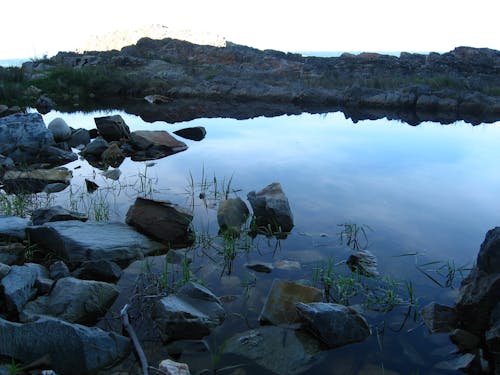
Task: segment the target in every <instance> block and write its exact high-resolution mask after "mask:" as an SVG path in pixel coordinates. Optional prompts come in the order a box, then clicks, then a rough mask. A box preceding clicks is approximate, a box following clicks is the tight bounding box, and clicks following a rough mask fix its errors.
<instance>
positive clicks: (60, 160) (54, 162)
mask: <svg viewBox="0 0 500 375" xmlns="http://www.w3.org/2000/svg"><path fill="white" fill-rule="evenodd" d="M57 146H58V147H55V146H45V147H42V148H41V149H40V151H39V152H38V153H37V154H36V155H35V157H36V158H37V159H36V161H37V162H38V163H40V162H42V163H47V164H49V165H50V166H53V167H56V166H58V165H65V164H68V163H71V162H72V161H75V160H77V159H78V156H77V155H76V154H75V153H74V152H71V151H66V150H64V149H63V148H64V147H66V143H61V144H58V145H57ZM59 146H61V147H63V148H61V147H59ZM18 162H20V160H19V159H18ZM27 162H28V160H24V163H27Z"/></svg>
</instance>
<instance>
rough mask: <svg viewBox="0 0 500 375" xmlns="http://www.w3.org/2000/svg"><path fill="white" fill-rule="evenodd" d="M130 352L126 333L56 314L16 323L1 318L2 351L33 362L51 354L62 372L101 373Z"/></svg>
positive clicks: (74, 374) (24, 360)
mask: <svg viewBox="0 0 500 375" xmlns="http://www.w3.org/2000/svg"><path fill="white" fill-rule="evenodd" d="M129 352H130V342H129V340H128V339H127V338H126V337H123V336H120V335H117V334H116V333H113V332H105V331H103V330H101V329H99V328H90V327H85V326H81V325H76V324H70V323H67V322H65V321H62V320H59V319H54V318H40V319H38V320H37V321H35V322H31V323H24V324H20V323H13V322H9V321H6V320H3V319H1V318H0V355H1V356H5V357H9V358H16V359H17V360H20V361H22V362H24V363H30V362H33V361H35V360H38V359H40V358H41V357H43V356H44V355H48V356H49V357H50V359H51V366H52V368H53V369H54V370H55V371H57V372H58V373H60V374H67V375H81V374H97V372H98V371H99V370H101V369H103V368H104V367H108V366H110V365H112V364H114V363H116V362H118V361H119V360H121V359H123V358H125V357H126V356H127V355H128V354H129Z"/></svg>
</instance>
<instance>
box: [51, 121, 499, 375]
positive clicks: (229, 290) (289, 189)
mask: <svg viewBox="0 0 500 375" xmlns="http://www.w3.org/2000/svg"><path fill="white" fill-rule="evenodd" d="M104 114H106V113H104ZM112 114H115V113H112ZM120 114H121V115H122V117H123V118H124V119H125V121H126V123H127V124H128V125H129V126H130V128H131V130H167V131H169V132H173V131H175V130H178V129H182V128H187V127H204V128H205V129H206V136H205V138H204V139H203V140H202V141H201V142H196V141H189V140H186V144H187V145H188V147H189V149H188V150H187V151H185V152H182V153H179V154H175V155H172V156H169V157H167V158H164V159H159V160H157V161H156V164H155V165H151V166H146V165H145V163H143V162H133V161H131V160H130V159H126V160H125V161H124V162H123V163H122V164H121V165H120V170H121V171H122V175H121V176H120V177H119V179H118V181H112V180H108V179H106V178H104V176H101V175H100V172H99V173H96V172H95V171H94V169H93V168H92V167H90V166H89V165H88V164H87V163H86V162H84V161H76V162H73V163H71V164H70V165H69V166H68V167H69V169H70V170H72V171H73V174H74V178H73V181H72V184H73V185H76V186H78V184H80V186H83V181H84V179H85V178H87V179H89V180H92V181H93V182H94V183H96V184H97V185H99V189H98V191H103V192H106V191H112V192H114V193H116V192H118V191H120V192H121V194H113V195H114V196H113V199H112V206H111V208H110V217H111V218H113V219H117V220H120V221H123V220H124V217H125V213H126V211H127V209H128V207H129V206H130V205H131V204H132V202H133V200H134V199H135V196H136V195H147V196H151V197H154V198H159V199H168V200H171V201H173V202H175V203H177V204H180V205H183V206H185V207H192V208H193V209H194V220H193V227H194V228H195V230H196V231H197V239H198V242H197V243H198V244H199V245H200V246H199V248H198V249H197V250H196V251H195V252H194V255H195V256H194V259H193V263H192V266H191V270H192V272H193V274H194V275H195V277H196V278H199V279H202V280H203V281H204V282H205V283H206V285H208V286H210V287H211V289H213V290H214V292H215V293H216V294H218V295H221V296H222V295H225V296H235V298H234V299H231V298H229V297H228V298H227V301H231V302H228V303H227V304H226V308H227V309H228V311H229V315H231V314H233V315H231V316H233V318H234V319H233V318H232V319H228V321H227V322H226V323H225V324H224V325H223V326H222V327H220V328H219V329H217V330H216V331H215V333H214V334H213V335H212V336H210V338H209V341H210V342H214V341H216V342H217V343H218V345H219V346H220V345H221V343H222V342H224V340H226V339H227V338H229V337H230V336H232V335H233V334H234V332H243V331H245V330H247V329H249V328H251V327H254V326H256V324H257V323H256V322H257V318H258V314H259V313H260V309H261V307H262V304H263V301H264V299H265V296H266V294H267V291H268V290H269V287H270V285H271V282H272V280H273V279H274V278H283V279H293V280H298V279H306V280H308V281H309V282H312V281H313V279H314V277H313V275H314V272H315V270H317V269H324V270H325V271H324V274H326V272H327V269H328V265H329V264H331V265H332V267H331V273H332V275H334V276H332V280H335V282H336V284H334V287H335V286H336V285H338V283H339V282H343V283H344V285H345V289H343V290H339V289H337V290H336V291H335V292H336V293H339V292H341V293H346V294H345V295H346V296H350V294H349V293H350V289H348V288H349V285H350V284H349V282H352V281H353V280H349V279H348V278H344V279H342V277H343V276H346V275H347V276H348V275H349V273H346V272H347V267H346V265H345V264H344V263H343V261H345V260H346V259H347V258H348V257H349V256H350V255H351V254H352V252H353V249H351V248H349V246H345V241H346V240H347V238H346V237H345V236H346V234H345V232H344V236H343V238H340V239H343V240H344V243H343V244H342V243H341V242H340V241H339V235H340V234H341V229H342V228H339V227H338V225H339V224H344V225H346V224H354V223H357V224H358V225H360V227H357V228H358V229H357V230H358V237H357V240H358V242H359V243H358V245H359V249H357V250H363V248H365V247H367V248H368V250H369V251H370V253H372V254H373V255H374V256H375V257H376V258H377V259H378V272H379V273H380V275H381V278H382V277H385V276H387V277H388V279H384V280H385V281H384V282H385V283H386V284H384V285H385V286H384V289H383V290H384V291H385V292H390V291H391V290H393V289H391V288H394V289H395V290H397V291H398V293H400V294H403V295H404V298H405V301H406V304H405V305H404V306H399V305H398V303H399V302H397V301H394V303H395V306H396V307H395V309H393V310H392V311H391V312H389V313H387V314H380V315H372V314H373V313H370V312H366V314H367V316H368V319H369V320H370V324H371V325H372V330H373V332H374V334H373V335H372V337H370V338H369V339H368V340H367V341H365V342H363V343H360V344H356V345H351V346H348V347H344V348H341V349H337V350H333V351H329V352H328V358H327V360H326V361H323V362H321V363H320V364H318V365H317V366H316V367H313V368H312V369H310V370H309V372H310V373H324V374H327V373H328V374H330V373H339V374H340V373H353V374H357V373H360V371H369V369H372V370H373V368H375V367H376V368H379V369H380V368H381V366H382V365H383V367H384V368H385V369H386V371H388V370H393V371H398V372H399V373H407V372H408V364H410V367H411V368H412V369H415V372H420V373H428V372H429V371H430V368H431V367H432V366H433V364H435V363H437V362H439V361H441V360H443V357H442V356H440V355H439V354H436V353H433V352H432V350H434V349H439V348H441V347H444V346H446V345H447V344H448V341H447V340H448V338H447V336H445V335H444V336H440V335H433V336H429V335H428V334H427V332H426V331H425V330H424V329H423V328H422V327H420V326H419V324H418V321H417V322H415V321H414V318H415V319H416V314H414V313H415V311H416V309H417V307H418V306H423V305H425V304H426V303H427V302H429V301H431V300H438V301H441V302H444V303H450V302H451V301H452V300H453V298H454V297H455V290H454V289H451V288H449V286H454V287H455V288H456V286H457V282H458V280H451V281H449V280H447V277H448V276H447V272H446V266H445V265H446V264H450V263H448V261H450V260H453V262H454V264H456V265H457V267H461V266H462V265H463V264H467V263H469V264H470V263H472V261H473V259H474V258H475V256H476V253H477V250H478V248H479V244H480V243H481V241H482V239H483V237H484V233H485V232H486V231H487V230H488V229H490V228H491V227H494V226H496V225H498V214H497V212H498V209H495V208H498V207H499V206H500V205H499V203H500V197H499V196H498V191H499V189H500V174H498V172H497V169H498V165H499V163H500V154H499V153H498V143H499V140H500V126H499V125H500V124H499V123H494V124H489V125H480V126H476V127H472V126H470V125H467V124H465V123H462V122H459V123H455V124H453V125H449V126H442V125H440V124H436V123H423V124H421V125H420V126H419V127H412V126H409V125H407V124H404V123H400V122H397V121H388V120H385V119H382V120H375V121H359V122H357V123H356V124H353V123H352V122H351V121H349V120H346V119H345V118H344V116H343V115H342V114H341V113H331V114H326V115H309V114H303V115H300V116H281V117H276V118H264V117H258V118H255V119H249V120H242V121H241V120H240V121H239V120H234V119H196V120H192V121H189V122H183V123H178V124H175V125H172V124H167V123H164V122H155V123H152V124H147V123H145V122H143V121H142V120H141V119H140V118H138V117H136V116H132V115H128V114H126V113H120ZM100 115H103V113H97V114H96V113H93V114H89V115H83V114H78V113H73V114H61V113H55V112H52V113H49V114H47V115H45V116H44V120H45V122H46V123H48V122H49V121H50V120H51V119H52V118H54V117H63V118H64V119H65V120H66V122H67V123H68V124H69V125H70V126H72V127H74V128H77V127H85V128H92V127H93V126H94V125H93V117H97V116H100ZM77 166H81V168H79V169H75V168H76V167H77ZM231 176H232V177H231ZM214 178H215V179H216V180H218V181H222V180H223V179H224V178H225V179H226V181H227V180H228V179H229V178H231V187H232V188H231V192H230V193H231V196H232V197H236V196H238V197H240V198H242V199H245V198H246V196H247V194H248V193H249V192H250V191H252V190H259V189H260V188H262V187H263V186H267V185H268V184H269V183H271V182H273V181H279V182H280V183H281V185H282V186H283V190H284V191H285V192H286V195H287V197H288V199H289V202H290V206H291V210H292V212H293V214H294V228H293V230H292V232H291V233H290V235H289V236H288V238H287V239H286V240H278V239H276V238H266V237H264V236H257V237H256V238H255V239H246V238H244V237H242V238H241V239H240V240H239V241H240V242H241V243H240V242H238V241H236V242H235V241H233V242H231V241H230V239H226V243H224V239H223V238H218V239H217V238H216V239H214V238H215V237H216V235H217V231H218V225H217V219H216V209H214V208H215V207H216V205H217V204H216V201H214V200H211V199H210V194H212V193H213V192H212V191H211V190H213V189H212V188H210V187H209V186H208V185H207V184H206V182H207V181H208V180H211V181H213V179H214ZM125 187H127V188H125ZM107 189H109V190H107ZM202 190H203V191H202ZM202 193H203V194H202ZM61 199H62V200H68V201H69V200H71V196H70V194H69V193H68V191H66V195H64V193H63V195H62V198H61ZM211 202H215V203H214V204H212V203H211ZM362 225H366V227H365V226H362ZM359 228H364V229H363V231H364V235H365V237H363V232H360V229H359ZM366 228H371V230H366ZM344 229H346V228H344ZM347 229H349V228H347ZM350 229H351V232H352V231H355V230H356V228H354V227H350ZM365 239H366V240H367V241H364V240H365ZM211 241H215V242H211ZM221 241H222V242H221ZM244 241H251V242H250V244H249V243H245V242H244ZM351 243H352V242H351ZM247 248H250V249H251V250H249V251H247V250H245V249H247ZM224 256H227V259H228V260H230V265H229V264H228V265H227V266H228V267H229V266H230V267H231V272H222V273H221V265H220V264H217V263H212V262H211V261H210V259H212V258H213V259H216V260H220V259H224ZM249 261H260V262H267V263H273V264H274V267H275V268H274V269H273V271H272V272H271V273H270V274H261V273H259V274H258V275H256V274H255V273H254V272H252V271H250V270H248V269H247V268H246V267H245V263H248V262H249ZM430 261H439V262H440V265H444V266H443V268H441V269H440V272H441V273H442V274H443V275H444V276H443V278H442V279H439V280H440V281H442V283H443V285H442V286H443V288H441V287H440V286H438V285H436V284H435V283H433V282H432V281H431V280H430V278H429V277H428V276H429V275H431V276H433V277H434V278H439V277H440V276H439V275H438V274H437V273H436V272H435V271H436V269H437V268H438V267H439V266H436V267H431V266H424V265H425V264H429V262H430ZM286 262H290V263H288V264H293V262H295V264H297V266H294V267H293V268H286V267H283V268H280V267H278V266H277V264H279V265H283V264H287V263H286ZM329 262H330V263H329ZM415 262H417V265H419V268H416V267H415ZM449 268H450V269H453V268H454V267H452V266H450V267H449ZM223 271H227V268H226V269H223ZM422 271H425V272H422ZM229 273H230V275H228V274H229ZM426 273H427V274H426ZM129 277H133V276H129ZM391 280H397V282H396V284H394V285H392V284H391ZM407 281H408V282H409V281H411V283H406V282H407ZM353 282H356V280H354V281H353ZM121 283H122V288H126V285H127V283H129V284H130V283H131V279H130V278H129V279H127V278H124V279H123V280H122V281H121ZM352 285H354V286H355V285H356V284H352ZM373 287H374V288H375V287H376V286H375V285H374V286H373ZM120 298H122V297H120ZM354 301H356V297H354ZM385 301H388V300H385ZM123 302H124V301H123V300H119V301H118V302H117V303H121V304H122V305H123ZM409 306H410V307H412V308H411V309H410V308H409ZM236 317H237V318H236ZM402 323H404V324H402ZM249 326H250V327H249ZM396 331H399V332H396ZM402 343H404V345H403V344H402ZM152 346H153V347H154V346H155V345H152ZM402 346H403V349H402ZM212 349H213V348H211V350H212ZM159 352H160V354H161V355H165V351H159ZM360 353H362V356H360ZM160 354H159V355H160ZM155 359H156V358H155ZM163 359H164V358H163ZM329 363H335V366H334V368H333V367H331V366H330V365H329ZM226 364H228V363H225V359H223V360H222V361H221V363H219V364H218V366H224V365H226ZM367 369H368V370H367ZM248 370H249V372H248V373H252V368H249V369H248ZM341 370H342V371H344V370H345V372H342V371H341ZM361 373H362V372H361Z"/></svg>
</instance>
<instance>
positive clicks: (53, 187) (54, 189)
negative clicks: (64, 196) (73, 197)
mask: <svg viewBox="0 0 500 375" xmlns="http://www.w3.org/2000/svg"><path fill="white" fill-rule="evenodd" d="M68 186H69V184H64V183H62V182H54V183H52V184H47V185H45V187H44V188H43V190H42V193H46V194H54V193H59V192H60V191H63V190H64V189H66V188H67V187H68Z"/></svg>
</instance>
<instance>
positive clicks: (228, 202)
mask: <svg viewBox="0 0 500 375" xmlns="http://www.w3.org/2000/svg"><path fill="white" fill-rule="evenodd" d="M249 214H250V211H248V207H247V205H246V204H245V202H243V200H242V199H241V198H229V199H225V200H223V201H221V202H220V203H219V208H218V209H217V222H218V223H219V227H220V229H221V231H230V232H235V233H239V232H240V229H241V226H242V225H243V224H245V222H246V221H247V218H248V215H249Z"/></svg>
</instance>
